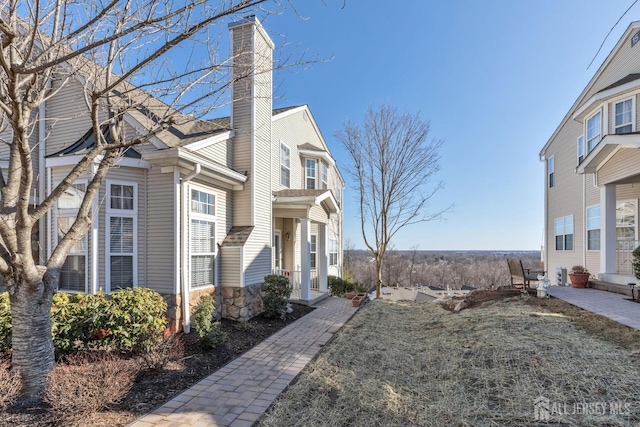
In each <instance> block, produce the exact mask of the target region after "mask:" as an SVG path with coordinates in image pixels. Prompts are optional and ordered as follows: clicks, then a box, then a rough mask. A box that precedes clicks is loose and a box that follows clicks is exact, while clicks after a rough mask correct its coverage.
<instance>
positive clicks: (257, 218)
mask: <svg viewBox="0 0 640 427" xmlns="http://www.w3.org/2000/svg"><path fill="white" fill-rule="evenodd" d="M229 31H230V38H231V55H232V78H233V81H232V90H231V93H232V106H231V127H232V129H234V130H235V137H234V141H233V168H234V169H235V170H236V171H238V172H241V173H244V172H246V174H247V177H248V179H247V181H246V183H245V186H244V190H242V191H236V192H234V194H233V218H234V221H233V222H234V225H251V226H254V231H253V232H252V235H255V233H256V232H258V234H260V235H263V236H269V240H268V241H266V242H264V244H265V245H269V247H270V245H271V240H270V239H271V237H270V236H271V226H272V224H271V199H272V197H271V193H272V191H271V157H272V156H271V115H272V108H273V107H272V96H273V95H272V91H273V84H272V69H273V48H274V44H273V42H272V41H271V38H270V37H269V36H268V35H267V33H266V31H265V29H264V27H263V26H262V25H261V24H260V21H259V20H258V18H256V17H255V16H249V17H246V18H243V19H241V20H240V21H237V22H233V23H231V24H229ZM256 213H258V214H259V215H256ZM261 245H262V242H261Z"/></svg>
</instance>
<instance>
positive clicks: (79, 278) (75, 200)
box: [56, 183, 87, 292]
mask: <svg viewBox="0 0 640 427" xmlns="http://www.w3.org/2000/svg"><path fill="white" fill-rule="evenodd" d="M86 191H87V185H86V183H76V184H72V185H71V186H69V188H67V189H66V190H65V192H64V193H63V194H62V196H60V198H59V199H58V201H57V207H58V209H57V211H56V223H57V224H56V230H57V231H56V239H57V240H56V244H57V243H58V242H60V241H61V240H62V238H63V237H64V236H65V235H66V234H67V233H68V232H69V230H70V229H71V227H72V226H73V223H74V222H75V220H76V217H77V215H78V209H79V208H80V205H81V204H82V200H83V199H84V195H85V193H86ZM58 290H60V291H68V292H86V291H87V235H86V234H85V235H84V236H83V237H82V239H80V240H79V241H78V242H76V243H75V244H74V245H73V246H72V247H71V250H70V251H69V254H68V255H67V259H66V260H65V261H64V264H63V265H62V269H61V270H60V279H59V281H58Z"/></svg>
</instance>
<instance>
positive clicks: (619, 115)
mask: <svg viewBox="0 0 640 427" xmlns="http://www.w3.org/2000/svg"><path fill="white" fill-rule="evenodd" d="M633 107H634V105H633V98H629V99H625V100H623V101H620V102H616V103H615V104H614V105H613V111H614V114H615V122H614V123H615V124H614V126H615V133H616V134H621V133H629V132H633V110H634V108H633Z"/></svg>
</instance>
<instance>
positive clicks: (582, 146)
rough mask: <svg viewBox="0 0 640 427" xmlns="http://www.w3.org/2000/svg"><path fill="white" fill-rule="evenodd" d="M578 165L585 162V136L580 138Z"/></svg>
mask: <svg viewBox="0 0 640 427" xmlns="http://www.w3.org/2000/svg"><path fill="white" fill-rule="evenodd" d="M577 151H578V164H580V163H582V161H583V160H584V135H580V136H579V137H578V150H577Z"/></svg>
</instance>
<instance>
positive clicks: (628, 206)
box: [616, 200, 636, 240]
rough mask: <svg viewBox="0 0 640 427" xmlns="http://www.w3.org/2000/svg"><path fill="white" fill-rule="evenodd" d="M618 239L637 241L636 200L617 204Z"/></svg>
mask: <svg viewBox="0 0 640 427" xmlns="http://www.w3.org/2000/svg"><path fill="white" fill-rule="evenodd" d="M616 239H617V240H635V239H636V201H635V200H625V201H620V202H617V203H616Z"/></svg>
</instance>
